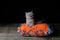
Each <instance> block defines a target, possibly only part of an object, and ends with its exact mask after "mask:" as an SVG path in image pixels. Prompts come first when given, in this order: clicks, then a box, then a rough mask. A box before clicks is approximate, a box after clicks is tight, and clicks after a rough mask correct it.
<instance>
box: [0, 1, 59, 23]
mask: <svg viewBox="0 0 60 40" xmlns="http://www.w3.org/2000/svg"><path fill="white" fill-rule="evenodd" d="M53 2H54V3H53ZM31 10H33V12H34V16H35V20H43V19H44V20H45V21H46V22H48V23H60V15H59V12H57V11H56V1H48V2H47V1H35V0H34V1H31V0H30V1H26V0H25V1H23V0H22V1H8V2H5V3H4V5H3V13H1V14H0V23H21V22H25V12H28V11H31Z"/></svg>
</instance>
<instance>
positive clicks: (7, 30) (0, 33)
mask: <svg viewBox="0 0 60 40" xmlns="http://www.w3.org/2000/svg"><path fill="white" fill-rule="evenodd" d="M19 25H20V24H0V40H60V24H52V26H53V27H54V28H55V29H56V30H55V34H54V36H53V37H22V36H20V35H19V34H18V33H17V32H16V31H17V27H18V26H19Z"/></svg>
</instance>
